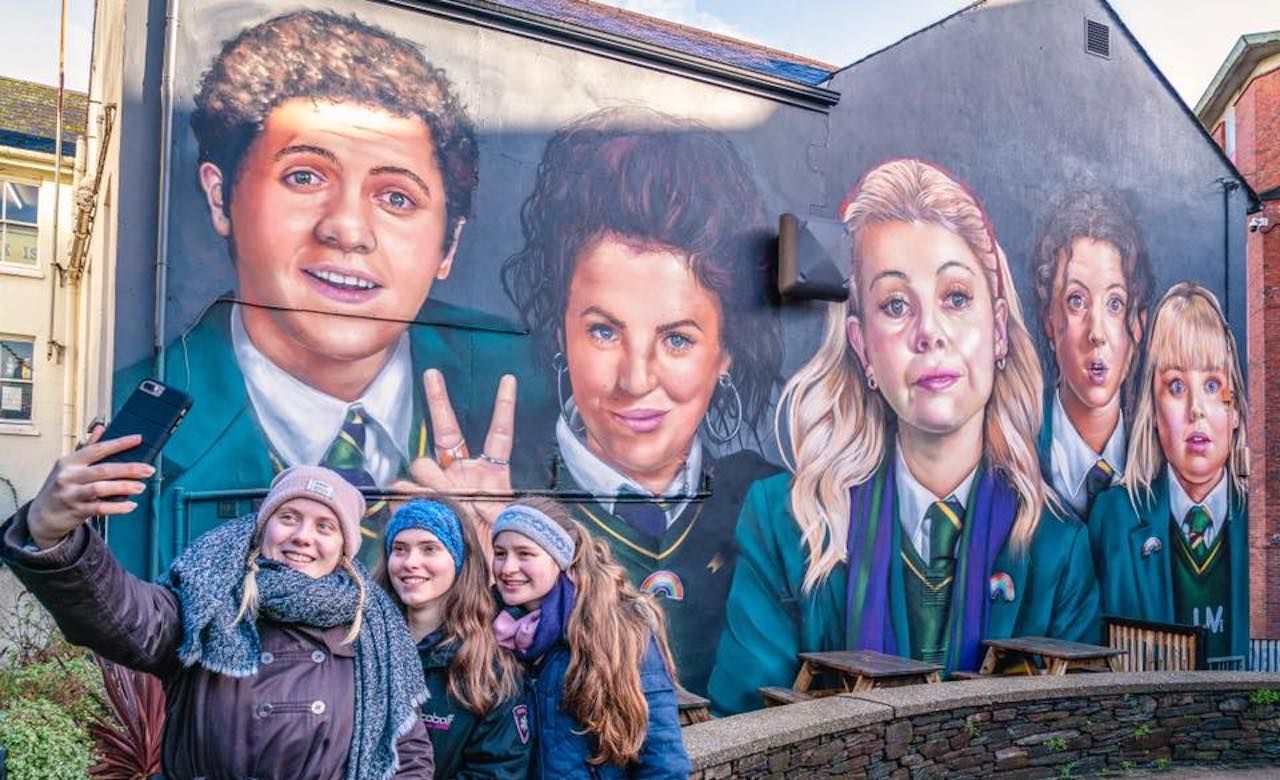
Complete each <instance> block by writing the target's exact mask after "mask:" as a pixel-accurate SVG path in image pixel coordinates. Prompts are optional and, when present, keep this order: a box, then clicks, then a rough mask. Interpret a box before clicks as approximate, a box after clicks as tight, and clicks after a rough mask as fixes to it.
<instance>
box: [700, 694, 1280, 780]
mask: <svg viewBox="0 0 1280 780" xmlns="http://www.w3.org/2000/svg"><path fill="white" fill-rule="evenodd" d="M685 744H686V746H687V747H688V749H689V754H690V757H691V758H692V759H693V763H694V769H695V772H694V775H693V777H694V779H695V780H710V779H711V778H722V777H746V778H755V777H760V778H791V777H821V776H840V777H871V778H895V780H896V779H898V778H901V779H903V780H905V779H906V778H911V779H912V780H918V779H919V778H943V777H946V778H953V777H980V776H986V775H990V774H992V773H993V772H998V773H1000V776H1001V777H1010V778H1039V777H1074V776H1082V775H1101V774H1121V773H1124V772H1125V771H1127V770H1138V769H1157V770H1158V769H1163V768H1166V767H1171V766H1177V765H1215V766H1221V765H1239V766H1247V765H1263V764H1275V765H1277V766H1278V767H1280V675H1268V674H1255V673H1231V672H1188V673H1145V674H1090V675H1072V676H1070V677H1065V678H1063V677H1057V678H1050V677H1034V678H1027V677H997V678H992V679H989V680H970V681H960V682H948V683H942V684H938V685H914V686H908V687H903V688H888V689H880V690H876V691H873V692H870V693H855V694H844V695H841V696H835V697H831V698H826V699H819V700H815V701H810V702H804V703H801V704H793V705H790V706H787V707H772V708H768V709H764V710H758V711H756V712H751V713H745V714H743V715H737V716H734V717H731V718H720V719H716V720H713V721H711V722H709V723H702V724H698V725H695V726H690V727H689V728H686V729H685Z"/></svg>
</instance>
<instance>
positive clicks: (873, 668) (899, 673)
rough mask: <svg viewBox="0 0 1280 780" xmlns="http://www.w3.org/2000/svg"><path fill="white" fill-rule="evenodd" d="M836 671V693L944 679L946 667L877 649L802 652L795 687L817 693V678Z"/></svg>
mask: <svg viewBox="0 0 1280 780" xmlns="http://www.w3.org/2000/svg"><path fill="white" fill-rule="evenodd" d="M828 672H830V673H834V674H835V675H837V676H838V677H839V679H840V683H841V684H840V687H839V688H837V689H834V690H833V691H831V692H833V693H848V692H852V691H869V690H871V689H872V688H891V687H895V686H899V685H915V684H919V683H936V682H939V681H941V679H942V677H941V673H942V667H941V666H938V665H937V664H927V663H924V662H922V661H916V660H914V659H911V658H902V657H901V656H896V655H887V654H885V653H878V652H876V651H874V650H838V651H833V652H826V653H801V654H800V672H799V674H797V675H796V681H795V684H794V685H793V686H792V687H793V688H795V690H797V691H805V692H809V693H813V691H810V689H811V688H812V687H813V683H814V681H815V680H816V679H817V678H819V677H821V676H822V675H823V674H824V673H828Z"/></svg>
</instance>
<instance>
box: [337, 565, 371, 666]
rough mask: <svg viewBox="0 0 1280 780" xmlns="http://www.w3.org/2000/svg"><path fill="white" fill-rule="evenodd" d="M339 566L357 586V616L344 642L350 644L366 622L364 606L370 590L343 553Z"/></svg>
mask: <svg viewBox="0 0 1280 780" xmlns="http://www.w3.org/2000/svg"><path fill="white" fill-rule="evenodd" d="M338 566H339V567H340V568H341V569H342V570H343V571H345V572H346V573H347V576H348V577H350V578H351V581H352V582H353V583H355V586H356V616H355V618H353V619H352V621H351V630H350V631H348V632H347V635H346V636H345V637H343V639H342V644H344V645H349V644H351V643H352V642H354V641H356V637H358V636H360V627H361V625H362V624H363V623H364V606H365V602H366V601H368V598H369V592H368V591H367V590H365V586H364V579H363V578H362V577H361V576H360V574H359V573H358V572H357V571H356V567H355V566H353V565H352V563H351V559H350V558H348V557H347V556H345V555H343V556H342V559H341V560H340V561H338Z"/></svg>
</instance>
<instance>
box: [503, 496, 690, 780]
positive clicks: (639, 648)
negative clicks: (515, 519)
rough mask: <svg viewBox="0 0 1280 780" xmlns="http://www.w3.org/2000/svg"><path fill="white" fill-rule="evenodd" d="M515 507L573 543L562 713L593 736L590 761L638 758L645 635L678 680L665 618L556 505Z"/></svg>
mask: <svg viewBox="0 0 1280 780" xmlns="http://www.w3.org/2000/svg"><path fill="white" fill-rule="evenodd" d="M515 503H517V504H523V505H525V506H529V507H532V508H534V509H537V510H538V511H540V512H542V513H543V514H545V515H546V516H547V517H550V518H551V519H552V520H554V521H555V522H556V523H557V524H559V525H560V527H562V528H564V529H565V530H566V531H568V532H569V535H570V536H572V537H573V542H574V544H575V545H577V551H576V552H575V553H574V556H573V563H571V564H570V565H569V571H568V575H569V578H570V579H571V580H572V581H573V583H574V586H575V588H576V589H577V601H576V603H575V604H574V605H573V613H572V614H571V615H570V616H569V625H568V628H567V629H566V631H565V635H566V638H567V639H568V642H569V668H568V670H567V671H566V672H565V675H564V708H565V710H566V711H568V712H569V714H570V715H572V716H573V717H574V718H575V719H577V721H578V723H580V724H581V725H582V727H583V728H584V729H585V730H586V731H587V732H588V733H590V734H592V735H593V736H595V738H596V742H597V747H598V748H599V750H598V752H597V753H596V754H595V755H594V756H592V757H591V758H589V759H588V762H589V763H592V764H597V765H598V764H616V765H619V766H625V765H627V764H629V763H631V762H633V761H635V760H636V758H637V757H638V756H639V755H640V748H641V747H643V746H644V740H645V736H646V734H647V733H648V730H649V704H648V702H647V701H646V700H645V698H644V689H643V688H642V687H641V685H640V662H641V661H642V660H644V655H645V651H646V650H647V649H648V647H649V637H653V638H654V640H656V641H657V643H658V650H659V651H660V652H661V654H662V659H663V661H664V662H665V663H666V666H667V671H668V672H669V673H670V674H671V679H672V680H673V681H674V680H676V679H677V677H676V669H675V661H674V660H673V659H672V656H671V648H670V646H668V644H667V621H666V617H665V616H664V615H663V613H662V610H661V609H659V607H658V605H657V604H656V603H655V602H654V600H653V597H652V596H650V595H649V594H647V593H643V592H641V591H640V590H638V589H637V588H636V587H635V586H634V585H632V584H631V581H630V580H629V579H627V572H626V569H624V568H622V567H621V566H620V565H618V563H617V562H616V561H615V560H614V559H613V553H612V552H611V551H610V550H609V545H608V544H606V543H605V542H604V540H602V539H597V538H595V537H593V536H591V534H589V533H588V532H587V529H586V528H584V527H583V526H582V524H581V523H578V522H577V521H575V520H574V519H573V518H572V517H571V516H570V515H569V511H568V510H567V509H565V508H564V507H563V506H562V505H560V504H559V503H557V502H555V501H552V500H551V499H549V498H542V497H537V496H535V497H530V498H525V499H521V500H520V501H517V502H515Z"/></svg>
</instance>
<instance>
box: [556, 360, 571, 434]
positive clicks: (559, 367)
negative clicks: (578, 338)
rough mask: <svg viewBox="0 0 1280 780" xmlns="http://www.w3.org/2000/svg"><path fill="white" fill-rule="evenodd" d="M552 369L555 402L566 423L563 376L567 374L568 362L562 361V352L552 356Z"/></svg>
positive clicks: (566, 408) (566, 409) (566, 411)
mask: <svg viewBox="0 0 1280 780" xmlns="http://www.w3.org/2000/svg"><path fill="white" fill-rule="evenodd" d="M552 368H553V369H556V401H557V402H558V405H559V410H561V416H562V418H564V421H566V423H567V421H568V406H567V405H566V403H564V374H567V373H568V362H566V360H564V353H563V352H557V353H556V355H553V356H552ZM570 389H571V392H570V394H568V397H570V398H572V397H573V393H572V388H570Z"/></svg>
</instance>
